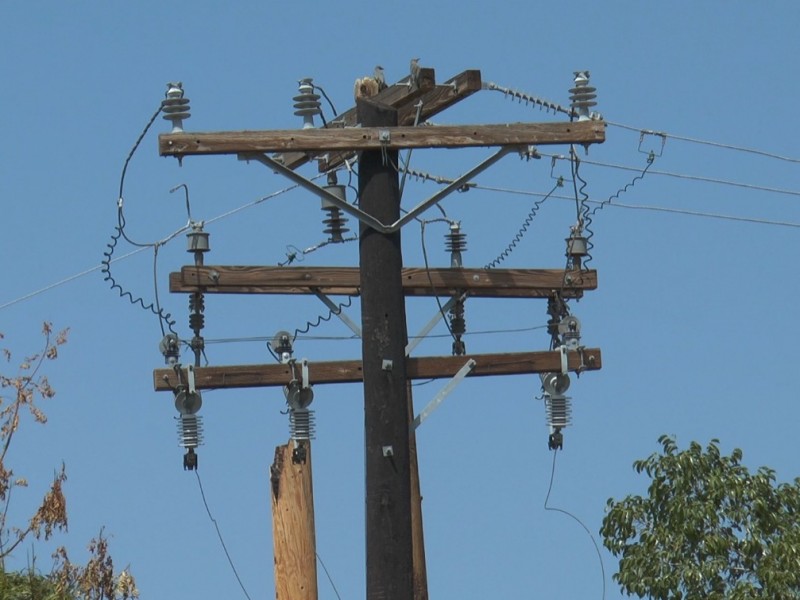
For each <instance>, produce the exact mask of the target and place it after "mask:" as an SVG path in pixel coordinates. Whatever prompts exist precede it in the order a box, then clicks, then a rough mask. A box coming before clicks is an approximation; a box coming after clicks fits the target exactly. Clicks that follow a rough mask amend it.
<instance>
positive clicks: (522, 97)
mask: <svg viewBox="0 0 800 600" xmlns="http://www.w3.org/2000/svg"><path fill="white" fill-rule="evenodd" d="M483 89H484V90H489V91H496V92H500V93H502V94H503V95H504V96H506V97H510V98H511V99H515V100H517V101H519V102H520V103H522V102H524V103H525V105H526V106H527V105H529V104H533V105H535V106H538V107H539V108H540V109H543V110H546V111H548V112H549V111H553V112H554V113H559V112H560V113H563V114H565V115H568V116H570V117H573V116H575V112H574V110H573V109H572V108H569V107H566V106H563V105H561V104H558V103H555V102H550V101H548V100H544V99H542V98H538V97H536V96H534V95H531V94H526V93H525V92H520V91H518V90H514V89H512V88H507V87H504V86H501V85H498V84H496V83H493V82H491V81H488V82H484V84H483ZM592 116H593V118H594V119H595V120H602V121H603V122H604V123H605V124H606V125H611V126H612V127H619V128H620V129H627V130H629V131H635V132H637V133H640V134H645V135H657V136H660V137H662V138H665V139H666V138H671V139H673V140H678V141H681V142H689V143H692V144H701V145H704V146H711V147H713V148H721V149H724V150H734V151H738V152H745V153H748V154H755V155H758V156H764V157H766V158H773V159H776V160H782V161H785V162H790V163H800V158H793V157H790V156H783V155H781V154H777V153H774V152H769V151H765V150H759V149H757V148H747V147H745V146H737V145H734V144H726V143H723V142H715V141H711V140H702V139H698V138H693V137H688V136H682V135H676V134H672V133H667V132H664V131H655V130H653V129H644V128H641V127H634V126H632V125H626V124H624V123H618V122H616V121H609V120H607V119H603V118H602V117H601V116H600V115H599V114H597V113H592Z"/></svg>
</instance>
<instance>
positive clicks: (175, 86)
mask: <svg viewBox="0 0 800 600" xmlns="http://www.w3.org/2000/svg"><path fill="white" fill-rule="evenodd" d="M161 112H163V113H164V117H163V118H164V119H165V120H167V121H172V133H183V120H184V119H188V118H189V117H190V116H191V115H190V113H189V99H188V98H184V97H183V84H182V83H181V82H180V81H179V82H177V83H168V84H167V93H166V98H164V100H162V101H161Z"/></svg>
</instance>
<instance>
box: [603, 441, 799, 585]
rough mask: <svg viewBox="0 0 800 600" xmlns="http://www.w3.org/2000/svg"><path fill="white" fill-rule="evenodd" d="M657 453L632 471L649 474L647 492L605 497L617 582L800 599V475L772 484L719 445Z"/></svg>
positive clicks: (767, 473) (669, 444) (670, 447)
mask: <svg viewBox="0 0 800 600" xmlns="http://www.w3.org/2000/svg"><path fill="white" fill-rule="evenodd" d="M659 442H660V443H661V446H662V453H655V454H653V455H651V456H650V457H649V458H646V459H644V460H637V461H636V462H634V463H633V467H634V469H635V470H636V472H637V473H642V472H644V473H645V474H646V475H647V476H648V477H649V478H650V479H651V483H650V487H649V488H648V492H647V496H645V497H642V496H628V497H626V498H624V499H623V500H621V501H619V502H617V501H615V500H613V499H609V501H608V507H607V513H606V516H605V518H604V519H603V525H602V528H601V530H600V533H601V535H602V536H603V544H604V545H605V546H606V548H608V549H609V550H610V551H611V553H612V554H614V555H615V556H618V557H620V562H619V572H617V573H616V574H615V575H614V579H615V580H616V581H617V582H618V583H619V584H620V586H621V587H622V590H623V591H624V592H626V593H627V594H628V595H636V596H639V597H641V598H643V597H651V598H657V599H659V600H667V599H684V598H686V599H690V598H704V599H711V600H714V599H723V598H724V599H731V600H746V599H751V598H752V599H756V598H770V599H772V600H777V599H787V600H789V599H793V598H796V599H800V478H798V479H795V480H794V482H793V483H782V484H776V481H775V472H774V471H773V470H771V469H768V468H766V467H761V468H759V469H758V471H757V472H756V473H754V474H752V473H750V471H749V470H748V469H747V468H746V467H744V466H742V464H741V461H742V451H741V450H739V449H735V450H734V451H733V452H732V453H731V455H730V456H723V455H721V454H720V450H719V441H718V440H712V441H711V442H710V443H709V445H708V446H707V447H706V448H705V449H703V448H702V446H700V444H698V443H696V442H692V443H691V444H690V445H689V448H688V449H686V450H682V451H679V450H678V447H677V444H676V443H675V440H674V439H673V438H671V437H668V436H662V437H660V438H659Z"/></svg>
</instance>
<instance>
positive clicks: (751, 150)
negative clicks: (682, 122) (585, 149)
mask: <svg viewBox="0 0 800 600" xmlns="http://www.w3.org/2000/svg"><path fill="white" fill-rule="evenodd" d="M605 123H606V124H608V125H611V126H612V127H619V128H621V129H628V130H630V131H636V132H638V133H640V134H647V135H658V136H661V137H663V138H671V139H673V140H678V141H681V142H690V143H693V144H701V145H704V146H711V147H714V148H722V149H725V150H735V151H738V152H745V153H748V154H756V155H758V156H764V157H766V158H774V159H776V160H782V161H785V162H791V163H800V158H792V157H790V156H782V155H780V154H775V153H774V152H768V151H765V150H758V149H756V148H746V147H744V146H736V145H733V144H725V143H722V142H714V141H710V140H701V139H698V138H692V137H686V136H682V135H675V134H672V133H666V132H664V131H654V130H652V129H642V128H639V127H633V126H631V125H625V124H623V123H616V122H614V121H605Z"/></svg>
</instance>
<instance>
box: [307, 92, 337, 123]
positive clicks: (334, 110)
mask: <svg viewBox="0 0 800 600" xmlns="http://www.w3.org/2000/svg"><path fill="white" fill-rule="evenodd" d="M311 87H313V88H314V89H315V90H319V92H320V93H321V94H322V96H323V98H325V100H327V101H328V104H330V106H331V110H332V111H333V116H334V117H338V116H339V113H337V112H336V107H335V106H334V105H333V102H331V99H330V98H329V97H328V94H326V93H325V90H323V89H322V86H319V85H317V84H316V83H312V84H311ZM320 116H322V115H320ZM326 127H327V125H326Z"/></svg>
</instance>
